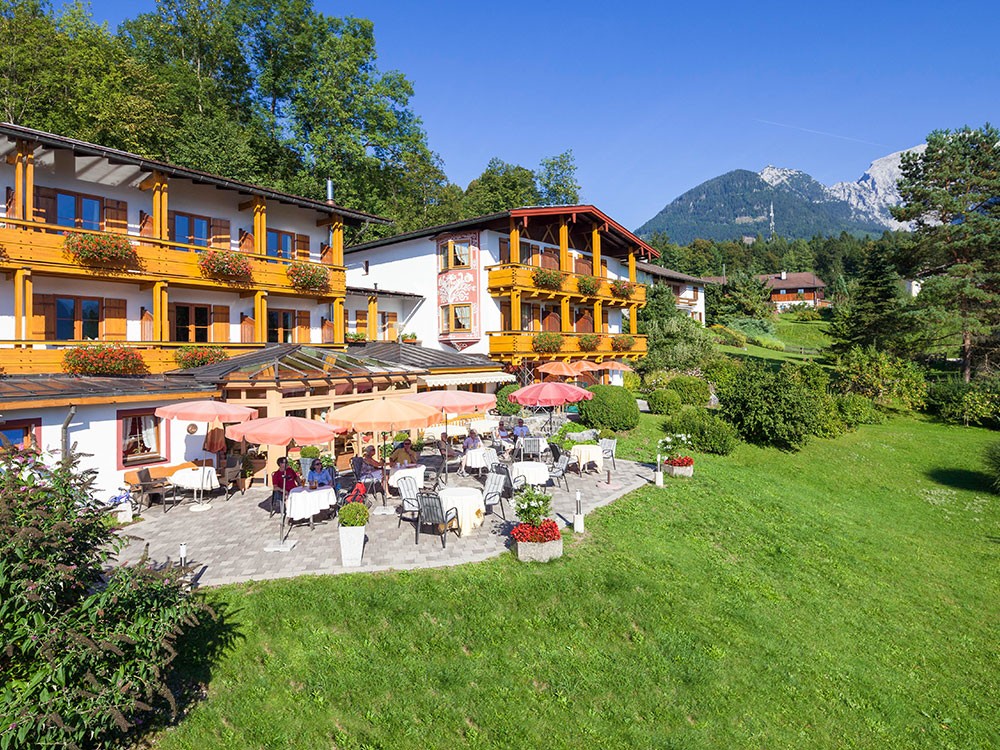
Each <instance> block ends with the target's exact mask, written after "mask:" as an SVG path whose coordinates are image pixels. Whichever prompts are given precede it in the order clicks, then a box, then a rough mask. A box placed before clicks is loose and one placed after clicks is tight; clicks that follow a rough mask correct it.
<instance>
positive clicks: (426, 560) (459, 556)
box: [119, 459, 653, 586]
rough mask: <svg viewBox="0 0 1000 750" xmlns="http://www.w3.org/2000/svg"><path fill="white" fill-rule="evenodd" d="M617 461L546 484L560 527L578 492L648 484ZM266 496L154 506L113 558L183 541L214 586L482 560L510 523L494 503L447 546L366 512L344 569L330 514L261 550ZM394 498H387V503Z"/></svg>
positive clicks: (611, 495)
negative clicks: (282, 547)
mask: <svg viewBox="0 0 1000 750" xmlns="http://www.w3.org/2000/svg"><path fill="white" fill-rule="evenodd" d="M427 460H428V462H430V461H431V460H433V459H427ZM617 463H618V468H617V470H614V471H612V472H611V482H610V484H609V483H608V481H607V478H608V477H607V473H605V472H602V473H600V474H595V473H585V474H584V475H583V476H582V477H580V476H577V475H575V474H571V475H570V479H569V485H570V491H569V492H567V491H566V490H565V487H562V488H559V489H557V488H554V487H552V486H550V487H549V488H548V489H549V491H550V492H551V493H552V495H553V503H552V506H553V513H554V515H555V517H556V520H557V521H558V522H559V523H560V525H562V526H565V525H570V524H572V522H573V514H574V513H575V508H576V491H577V490H579V491H580V493H581V503H582V505H583V509H584V512H585V513H589V512H590V511H592V510H594V509H595V508H599V507H601V506H603V505H607V504H608V503H610V502H612V501H614V500H616V499H617V498H619V497H621V496H622V495H624V494H625V493H627V492H630V491H632V490H634V489H636V488H638V487H642V486H644V485H646V484H649V483H650V482H651V481H652V478H653V475H652V469H650V468H649V467H647V466H643V465H641V464H636V463H632V462H630V461H623V460H620V459H619V460H618V462H617ZM609 466H610V462H609ZM428 474H430V472H428ZM450 486H470V487H472V486H475V487H480V486H481V482H480V481H479V480H477V479H476V478H474V477H456V476H454V475H453V476H452V477H451V485H450ZM270 496H271V492H270V489H265V488H262V487H254V488H251V489H249V490H247V492H246V494H244V495H240V494H239V493H237V494H236V495H234V496H233V497H232V498H231V499H230V500H229V501H226V500H224V499H223V498H222V497H219V498H215V499H214V500H213V501H212V508H211V510H208V511H206V512H201V513H198V512H192V511H191V505H190V504H184V505H179V506H176V507H172V508H171V509H170V510H169V511H168V512H166V513H164V512H163V510H162V508H161V507H160V506H158V505H156V506H153V507H152V508H151V509H146V510H145V511H144V512H143V520H142V521H139V522H137V523H135V524H133V525H131V526H129V527H127V528H126V529H124V530H123V532H122V533H123V534H124V535H126V536H127V537H128V538H129V539H130V543H129V545H128V547H127V548H125V549H124V550H123V551H122V553H121V554H120V556H119V559H120V560H122V561H123V562H129V563H132V562H135V561H137V560H138V559H139V558H140V557H141V556H142V554H143V551H144V550H148V554H149V557H150V559H151V560H152V561H153V562H154V563H157V564H170V563H176V562H177V560H178V552H179V548H180V545H181V544H182V543H183V544H186V545H187V555H188V563H189V564H192V565H195V566H196V570H197V572H196V574H195V580H196V582H197V583H198V585H201V586H218V585H222V584H227V583H237V582H242V581H254V580H263V579H270V578H290V577H293V576H298V575H303V574H306V573H324V574H325V573H351V572H358V571H362V572H365V571H367V572H374V571H382V570H406V569H412V568H429V567H441V566H446V565H459V564H462V563H467V562H476V561H479V560H486V559H488V558H491V557H495V556H497V555H499V554H500V553H502V552H504V551H505V550H506V549H507V546H508V544H509V532H510V529H511V527H512V526H513V523H512V521H511V519H512V517H513V511H512V510H511V508H510V507H509V506H508V504H507V501H504V509H505V510H506V515H507V520H506V521H504V519H503V518H502V517H501V516H500V514H499V508H496V509H495V511H496V512H495V513H494V514H491V515H487V516H486V522H485V523H484V524H483V526H482V527H480V528H478V529H475V530H473V531H472V532H470V533H468V534H466V535H465V536H463V537H458V536H457V535H456V534H455V533H454V532H449V534H448V544H447V547H446V548H442V547H441V540H440V537H438V536H435V535H433V534H430V533H425V534H421V535H420V541H419V544H415V543H414V528H413V524H412V523H409V522H406V521H403V523H402V524H400V523H399V517H398V516H397V515H391V516H377V515H372V517H371V520H370V521H369V523H368V527H367V541H366V543H365V550H364V557H363V559H362V565H361V567H360V568H344V567H343V566H342V565H341V564H340V541H339V535H338V531H337V521H336V520H335V519H327V520H326V521H325V522H323V523H320V522H317V523H316V526H315V528H313V529H310V528H309V525H308V523H301V524H296V525H295V526H293V527H292V528H291V530H290V531H289V532H288V539H290V540H295V541H296V542H297V543H296V545H295V547H294V548H293V549H292V550H291V551H289V552H265V551H264V548H265V546H267V545H268V544H271V543H275V542H277V541H278V536H279V517H278V516H277V515H276V516H274V517H273V518H270V517H269V512H268V511H269V501H270ZM392 500H393V498H391V497H390V499H389V502H390V503H391V502H392Z"/></svg>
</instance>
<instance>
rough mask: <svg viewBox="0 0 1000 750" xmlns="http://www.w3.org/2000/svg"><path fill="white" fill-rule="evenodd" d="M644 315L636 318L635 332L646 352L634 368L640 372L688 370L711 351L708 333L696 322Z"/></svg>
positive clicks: (682, 318) (669, 316)
mask: <svg viewBox="0 0 1000 750" xmlns="http://www.w3.org/2000/svg"><path fill="white" fill-rule="evenodd" d="M653 288H654V289H655V288H656V287H653ZM675 312H676V311H675ZM644 314H648V313H647V312H646V311H645V310H644V311H642V312H641V313H640V316H639V333H642V334H645V335H646V345H647V349H648V353H647V354H646V356H645V357H644V358H643V359H641V360H640V361H639V365H638V367H639V369H641V370H642V371H643V372H650V371H652V370H689V369H692V368H695V367H697V366H698V365H699V364H700V363H701V362H702V361H703V360H704V359H705V358H706V357H707V356H709V355H711V354H713V353H714V352H715V342H714V341H713V340H712V334H711V332H710V331H709V330H708V329H706V328H704V327H702V325H701V324H700V323H698V321H696V320H693V319H691V318H689V317H687V316H684V315H681V314H680V313H676V314H666V315H663V316H658V317H652V318H648V319H644V318H643V315H644Z"/></svg>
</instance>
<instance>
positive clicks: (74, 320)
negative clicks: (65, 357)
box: [55, 297, 101, 341]
mask: <svg viewBox="0 0 1000 750" xmlns="http://www.w3.org/2000/svg"><path fill="white" fill-rule="evenodd" d="M55 307H56V316H55V317H56V340H57V341H80V340H89V341H97V340H98V339H100V337H101V300H99V299H87V298H84V297H56V299H55Z"/></svg>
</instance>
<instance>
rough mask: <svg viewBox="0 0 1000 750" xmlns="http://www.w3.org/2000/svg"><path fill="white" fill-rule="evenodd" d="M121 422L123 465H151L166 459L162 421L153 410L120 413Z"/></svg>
mask: <svg viewBox="0 0 1000 750" xmlns="http://www.w3.org/2000/svg"><path fill="white" fill-rule="evenodd" d="M118 416H119V419H120V421H121V435H122V440H121V460H122V464H123V465H128V464H141V463H149V462H150V461H160V460H163V459H164V458H165V456H164V453H163V442H162V441H161V435H160V432H161V421H160V418H159V417H157V416H156V415H155V414H153V410H152V409H150V410H148V411H146V410H135V411H124V412H118Z"/></svg>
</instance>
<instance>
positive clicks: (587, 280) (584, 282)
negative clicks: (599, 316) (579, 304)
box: [576, 276, 601, 297]
mask: <svg viewBox="0 0 1000 750" xmlns="http://www.w3.org/2000/svg"><path fill="white" fill-rule="evenodd" d="M600 288H601V282H599V281H598V280H597V279H595V278H594V277H593V276H580V277H578V278H577V280H576V290H577V291H578V292H580V294H583V295H586V296H587V297H593V296H594V295H595V294H597V290H598V289H600Z"/></svg>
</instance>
